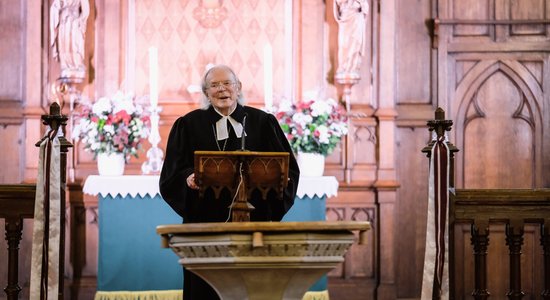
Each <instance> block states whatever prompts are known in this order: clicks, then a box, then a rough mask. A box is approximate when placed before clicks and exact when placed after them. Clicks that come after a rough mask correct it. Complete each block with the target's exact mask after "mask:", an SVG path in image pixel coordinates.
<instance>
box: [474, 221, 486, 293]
mask: <svg viewBox="0 0 550 300" xmlns="http://www.w3.org/2000/svg"><path fill="white" fill-rule="evenodd" d="M471 241H472V245H473V246H474V261H475V263H474V269H475V271H474V272H475V275H474V278H475V279H474V282H475V283H474V291H473V292H472V296H474V299H476V300H482V299H487V298H488V297H489V295H490V294H489V291H487V247H489V220H481V221H478V220H476V222H475V223H474V224H472V239H471Z"/></svg>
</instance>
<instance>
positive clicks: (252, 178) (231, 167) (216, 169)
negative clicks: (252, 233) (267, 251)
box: [195, 151, 289, 222]
mask: <svg viewBox="0 0 550 300" xmlns="http://www.w3.org/2000/svg"><path fill="white" fill-rule="evenodd" d="M288 163H289V154H288V153H287V152H251V151H195V180H196V181H197V184H198V185H199V187H200V188H199V198H203V197H204V193H205V192H206V190H208V189H212V190H213V192H214V195H215V197H216V198H219V196H220V193H221V191H222V190H223V189H227V190H229V192H230V193H231V195H235V193H237V195H236V199H235V201H234V202H233V203H232V204H231V211H232V221H233V222H248V221H250V211H252V210H253V209H254V207H253V206H252V205H251V204H250V203H249V202H248V199H249V198H250V197H252V193H253V192H254V191H256V190H257V191H259V192H260V193H261V195H262V198H263V199H265V200H267V194H268V192H269V191H271V190H273V191H275V193H276V194H277V196H278V197H279V198H280V199H281V200H282V198H283V191H284V189H285V188H286V186H287V184H288Z"/></svg>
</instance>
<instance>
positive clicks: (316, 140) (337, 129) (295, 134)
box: [276, 98, 348, 156]
mask: <svg viewBox="0 0 550 300" xmlns="http://www.w3.org/2000/svg"><path fill="white" fill-rule="evenodd" d="M276 117H277V120H279V124H280V125H281V128H282V129H283V132H284V133H285V134H286V137H287V139H288V141H289V143H290V146H291V147H292V149H293V150H294V151H295V152H304V153H318V154H322V155H324V156H327V155H329V154H331V153H332V151H334V148H336V146H337V145H338V143H339V142H340V139H341V138H342V136H344V135H346V134H347V132H348V126H347V116H346V113H345V111H344V110H343V109H342V108H341V107H340V106H339V105H338V103H337V102H336V101H335V100H334V99H331V98H329V99H327V100H309V101H301V102H298V103H294V104H292V103H290V102H288V101H284V102H283V103H281V105H280V107H279V109H278V111H277V112H276Z"/></svg>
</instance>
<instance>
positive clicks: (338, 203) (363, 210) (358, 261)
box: [326, 187, 380, 280]
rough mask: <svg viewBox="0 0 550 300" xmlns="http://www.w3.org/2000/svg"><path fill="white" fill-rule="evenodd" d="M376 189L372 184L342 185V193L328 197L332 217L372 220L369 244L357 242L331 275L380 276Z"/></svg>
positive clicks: (341, 219) (364, 278) (331, 218)
mask: <svg viewBox="0 0 550 300" xmlns="http://www.w3.org/2000/svg"><path fill="white" fill-rule="evenodd" d="M374 202H375V193H374V192H373V191H372V190H370V189H368V188H350V187H341V188H340V191H339V193H338V197H334V198H330V199H328V201H327V209H326V216H327V220H328V221H369V222H371V224H372V228H371V230H369V231H368V237H367V244H366V245H358V244H354V245H352V246H351V248H350V250H349V251H348V252H347V253H346V257H345V261H344V262H343V263H342V264H340V266H339V267H337V268H335V269H334V270H332V271H330V272H329V274H328V275H329V276H330V277H337V278H344V279H348V278H356V279H363V280H374V279H375V278H376V277H375V276H376V253H377V252H378V251H379V250H378V249H377V248H376V247H377V243H376V241H377V240H378V238H377V228H378V227H379V225H377V222H379V221H380V220H379V217H378V216H377V210H376V205H375V204H374Z"/></svg>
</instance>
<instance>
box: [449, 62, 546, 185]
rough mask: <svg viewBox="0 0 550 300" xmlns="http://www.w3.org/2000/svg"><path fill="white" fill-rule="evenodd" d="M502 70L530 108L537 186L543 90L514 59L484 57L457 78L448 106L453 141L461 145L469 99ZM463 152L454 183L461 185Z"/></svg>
mask: <svg viewBox="0 0 550 300" xmlns="http://www.w3.org/2000/svg"><path fill="white" fill-rule="evenodd" d="M499 72H501V73H503V74H504V75H505V76H507V78H509V79H510V80H511V81H512V82H513V84H514V85H515V86H516V87H517V88H518V90H519V91H520V92H521V93H522V94H523V97H524V99H525V100H524V102H523V103H522V105H525V104H527V106H528V109H529V111H530V114H531V116H530V118H529V120H526V121H528V123H529V124H530V125H531V127H532V130H533V139H534V145H533V147H534V149H533V151H534V153H533V157H534V169H533V171H534V172H535V174H534V180H535V182H534V184H535V185H536V186H537V187H540V186H542V146H543V145H542V134H543V133H542V109H541V107H542V103H543V100H544V96H543V92H542V89H541V87H540V85H539V84H538V81H537V79H536V78H535V77H533V75H532V73H531V72H529V70H528V69H527V68H526V67H525V66H524V65H522V64H521V63H520V62H518V61H514V60H485V61H480V62H479V63H478V64H476V65H475V66H474V67H473V68H472V69H471V70H470V71H469V72H468V73H467V74H466V75H465V77H464V78H463V79H462V80H460V84H459V85H458V86H457V88H456V90H455V92H454V98H453V100H452V103H451V104H450V105H449V107H450V108H451V115H452V116H453V119H454V120H455V126H454V127H455V128H454V130H453V132H454V135H455V137H454V140H455V141H456V145H457V147H458V148H459V149H461V150H463V149H465V147H464V140H465V137H464V132H465V129H466V124H467V122H468V116H467V113H468V108H469V107H470V104H471V102H472V101H473V100H474V99H475V95H476V93H477V91H478V90H479V89H480V88H481V87H482V86H483V84H484V83H485V82H486V81H487V80H488V79H489V78H491V77H492V76H493V75H495V74H497V73H499ZM520 110H521V109H520ZM517 117H519V118H522V119H525V116H523V115H520V114H519V113H518V115H517ZM463 157H464V155H463V154H461V155H457V157H456V173H457V174H456V175H457V176H456V186H457V187H463V186H464V168H465V162H464V159H463Z"/></svg>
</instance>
